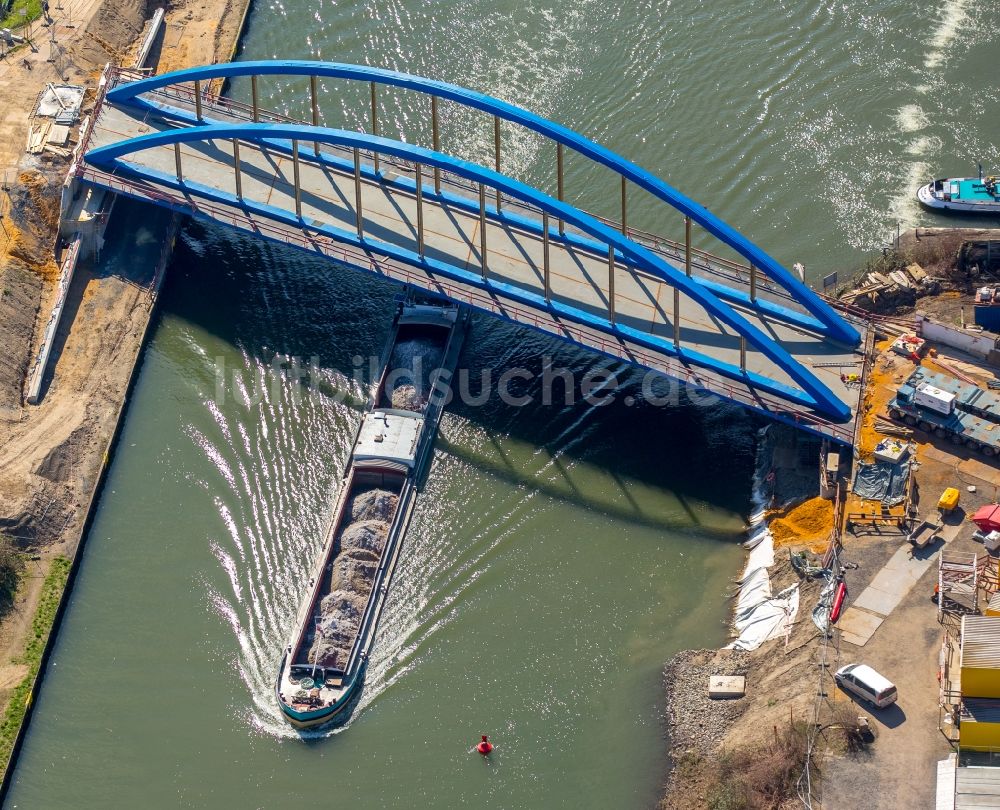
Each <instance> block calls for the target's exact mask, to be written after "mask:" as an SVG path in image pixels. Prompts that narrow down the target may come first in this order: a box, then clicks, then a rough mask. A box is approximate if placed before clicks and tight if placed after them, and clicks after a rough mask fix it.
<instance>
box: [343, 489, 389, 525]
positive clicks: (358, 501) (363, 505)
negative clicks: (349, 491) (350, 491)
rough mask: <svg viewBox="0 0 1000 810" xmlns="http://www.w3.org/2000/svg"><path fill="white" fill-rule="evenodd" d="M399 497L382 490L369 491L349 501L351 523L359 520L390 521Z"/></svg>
mask: <svg viewBox="0 0 1000 810" xmlns="http://www.w3.org/2000/svg"><path fill="white" fill-rule="evenodd" d="M398 502H399V496H398V495H396V494H395V493H393V492H389V491H388V490H384V489H369V490H367V491H366V492H361V493H359V494H358V495H355V496H354V497H353V498H352V499H351V506H350V510H349V511H350V513H351V522H352V523H353V522H356V521H359V520H383V521H386V522H388V521H390V520H392V516H393V515H394V514H395V512H396V504H397V503H398Z"/></svg>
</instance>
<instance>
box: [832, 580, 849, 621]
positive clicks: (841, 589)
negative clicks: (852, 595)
mask: <svg viewBox="0 0 1000 810" xmlns="http://www.w3.org/2000/svg"><path fill="white" fill-rule="evenodd" d="M846 596H847V586H846V585H845V584H844V582H843V580H841V581H840V582H838V583H837V592H836V593H835V594H834V597H833V607H832V608H830V623H831V624H834V623H835V622H836V621H837V619H839V618H840V611H841V608H843V607H844V598H845V597H846Z"/></svg>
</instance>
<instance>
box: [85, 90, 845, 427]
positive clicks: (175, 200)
mask: <svg viewBox="0 0 1000 810" xmlns="http://www.w3.org/2000/svg"><path fill="white" fill-rule="evenodd" d="M211 114H212V116H213V117H215V118H222V117H223V116H222V115H221V114H220V115H217V114H216V113H215V112H212V113H211ZM170 126H171V125H170V124H169V123H168V122H165V121H147V120H143V119H140V118H138V117H136V116H135V115H133V114H131V113H129V112H128V111H126V110H121V109H117V108H114V107H111V106H108V105H105V106H104V107H102V108H101V110H100V114H99V116H98V119H97V121H96V123H95V124H94V125H93V127H92V131H91V132H90V134H89V143H88V144H87V145H88V148H96V147H99V146H103V145H106V144H109V143H112V142H116V141H120V140H123V139H127V138H132V137H136V136H139V135H142V134H146V133H148V132H150V131H151V130H153V129H167V128H169V127H170ZM334 151H335V150H330V154H333V152H334ZM180 152H181V162H182V167H183V176H184V180H185V182H186V183H187V184H188V188H187V189H177V188H174V187H172V184H171V183H170V182H162V183H160V182H150V181H148V180H134V179H129V178H126V177H112V176H111V175H108V174H106V173H104V172H103V171H101V170H100V169H96V168H95V167H91V166H87V165H86V164H84V165H83V166H82V168H81V177H82V178H83V179H85V180H87V181H89V182H93V183H96V184H98V185H102V186H105V187H107V188H110V189H112V190H114V191H118V192H122V193H126V194H129V195H131V196H134V197H137V198H140V199H147V200H151V201H154V202H157V203H159V204H161V205H168V206H170V207H173V208H175V209H177V210H181V211H187V212H191V213H196V214H200V215H201V216H203V217H208V218H210V219H214V220H216V221H218V222H221V223H224V224H226V225H229V226H232V227H235V228H238V229H240V230H244V231H248V232H251V233H255V234H258V235H260V236H264V237H266V238H270V239H274V240H277V241H282V242H286V243H288V244H294V245H297V246H299V247H303V248H305V249H307V250H311V251H315V252H318V253H322V254H325V255H327V256H330V257H332V258H334V259H338V260H342V261H345V262H347V263H348V264H351V265H355V266H361V267H363V268H365V269H369V270H373V271H375V272H377V273H380V274H382V275H385V276H388V277H391V278H394V279H398V280H402V281H406V282H408V283H411V284H415V285H418V286H420V287H423V288H426V289H429V290H436V291H439V292H442V293H444V294H447V295H449V296H450V297H452V298H455V299H458V300H462V301H466V302H468V303H470V304H472V305H473V306H476V307H479V308H482V309H485V310H487V311H491V312H494V313H497V314H500V315H503V316H505V317H508V318H511V319H513V320H516V321H519V322H522V323H528V324H530V325H532V326H535V327H537V328H540V329H543V330H545V331H548V332H551V333H553V334H556V335H559V336H561V337H563V338H566V339H568V340H571V341H573V342H575V343H579V344H583V345H586V346H589V347H592V348H595V349H598V350H599V351H602V352H605V353H608V354H611V355H613V356H617V357H621V358H623V359H628V360H631V361H633V362H635V363H637V364H639V365H642V366H646V367H650V368H654V369H657V370H660V371H664V372H665V373H667V374H668V375H670V376H672V377H676V378H679V379H681V380H682V381H685V382H688V383H693V384H695V385H697V386H699V387H702V388H705V389H708V390H711V391H714V392H717V393H719V394H720V395H722V396H725V397H728V398H731V399H734V400H736V401H739V402H742V403H744V404H747V405H750V406H751V407H754V408H757V409H759V410H763V411H766V412H768V413H771V414H772V415H774V416H776V417H777V418H780V419H783V420H784V421H792V422H795V423H798V424H801V425H802V426H803V427H806V428H807V429H811V430H813V431H816V432H819V433H822V434H825V435H829V436H831V437H833V438H836V439H838V440H840V441H847V442H849V441H851V438H852V435H853V430H854V423H853V420H852V421H850V422H846V423H842V424H837V425H833V424H830V423H828V422H826V421H825V420H824V419H823V418H822V417H821V416H819V415H818V414H815V413H810V412H807V411H803V409H802V408H801V407H799V406H795V405H793V404H790V403H788V402H784V401H782V400H781V399H780V398H778V397H776V396H774V395H772V394H765V393H762V392H761V391H759V390H758V389H755V388H754V387H753V386H751V385H749V384H746V383H743V382H741V381H738V380H732V379H728V378H726V377H724V376H722V375H719V374H716V373H714V372H712V371H710V370H706V369H704V368H700V367H695V366H689V365H685V364H684V363H683V362H682V361H681V360H679V359H677V358H674V357H670V356H669V355H668V354H666V353H659V352H657V351H655V350H652V349H650V348H649V347H648V346H642V345H636V344H635V343H633V342H630V341H629V340H625V339H620V338H616V337H614V336H611V335H608V334H606V333H604V332H602V331H600V330H599V329H595V328H590V327H589V326H587V325H581V324H578V323H567V322H565V321H561V320H560V319H559V318H558V317H557V316H555V315H553V314H552V313H551V312H550V311H548V310H547V309H546V308H545V307H527V306H525V305H524V303H523V302H517V301H513V300H512V299H511V298H510V297H509V296H508V295H505V293H504V289H503V285H511V287H513V288H518V289H522V290H530V291H532V292H535V293H538V294H541V293H542V292H543V289H544V287H543V244H542V239H541V237H540V236H539V235H538V234H536V233H531V232H529V231H528V230H524V229H520V228H518V227H516V226H514V225H512V224H510V223H509V222H501V221H497V220H496V219H487V223H486V227H487V232H486V243H487V257H486V258H487V261H486V264H487V268H488V277H489V278H490V279H491V280H492V281H496V282H502V284H498V285H497V286H496V287H495V288H491V290H490V291H489V292H486V291H483V290H480V289H476V288H475V287H474V286H471V285H467V284H463V283H461V282H459V281H455V280H452V279H447V278H441V277H440V276H437V275H435V273H434V272H433V271H432V270H430V269H428V268H427V267H425V266H424V267H421V266H417V265H415V264H412V263H406V262H403V261H400V260H398V259H391V258H388V257H386V256H385V255H384V254H382V253H380V252H379V251H378V247H377V243H376V242H375V241H374V240H377V241H379V242H383V243H386V244H388V245H395V246H400V247H403V248H406V249H409V250H411V251H416V250H417V204H416V197H415V194H414V193H412V192H409V191H406V190H403V189H400V188H398V187H393V185H392V184H385V183H379V182H376V181H374V180H373V179H370V178H363V179H362V182H361V209H362V217H363V223H364V235H365V238H366V240H370V241H369V242H368V243H367V244H366V246H365V247H364V248H362V247H357V246H345V245H343V244H342V243H339V242H336V241H334V240H331V239H329V238H328V237H325V236H319V235H317V234H316V231H315V229H316V228H317V227H320V226H322V225H326V226H333V227H336V228H339V229H341V230H343V231H345V232H350V233H354V232H356V211H355V177H354V173H353V171H348V170H344V171H341V170H338V169H336V168H331V167H330V166H324V165H319V164H318V163H314V162H309V161H307V160H305V159H303V160H300V187H301V189H302V193H301V205H302V217H303V220H304V224H303V225H301V226H300V225H296V224H293V223H288V222H281V221H279V220H278V219H275V218H272V217H268V216H267V215H266V214H262V213H261V212H259V211H258V212H251V211H249V210H247V209H246V208H245V207H243V206H241V205H240V204H239V203H238V202H237V201H236V200H234V201H233V202H232V203H226V202H220V201H218V200H213V201H208V200H206V199H204V198H202V197H200V196H199V194H198V191H197V186H198V185H201V186H206V187H211V188H213V189H215V190H218V191H222V192H227V193H228V194H231V195H233V196H234V197H235V196H237V192H238V190H237V186H236V172H235V167H234V156H233V148H232V143H231V142H229V141H222V142H208V143H206V142H200V143H198V142H196V143H191V144H185V145H183V146H181V147H180ZM348 154H349V153H348ZM128 161H129V162H130V163H135V164H139V165H142V166H144V167H145V168H148V169H153V170H155V171H157V172H160V173H162V174H163V175H164V176H166V177H167V178H172V177H174V176H175V153H174V149H173V147H161V148H155V149H150V150H147V151H145V152H142V153H138V154H136V155H133V156H131V157H129V158H128ZM292 164H293V161H292V158H291V157H290V156H289V155H285V154H280V153H278V152H276V151H272V150H269V149H261V148H259V147H258V146H256V145H254V144H252V143H241V144H240V179H241V189H239V192H240V193H241V194H242V197H243V199H244V200H247V201H252V202H255V203H260V204H263V205H266V206H270V207H273V208H275V209H280V210H282V211H284V212H294V211H295V189H294V184H293V165H292ZM383 170H384V171H385V172H386V176H387V177H388V178H389V179H392V178H393V177H394V176H398V175H400V174H404V173H406V172H407V171H408V167H405V166H401V165H387V164H385V163H383ZM428 174H429V171H428ZM428 174H425V175H424V184H425V188H427V189H428V190H433V185H432V183H431V182H430V177H429V176H428ZM410 176H411V177H412V173H411V175H410ZM446 182H450V181H446ZM451 191H452V192H453V193H456V194H463V195H465V196H466V197H471V194H470V191H469V189H468V188H462V187H459V186H457V185H456V186H455V188H453V189H451ZM491 193H492V192H491ZM475 201H476V204H477V205H478V197H476V198H475ZM491 203H492V198H491ZM423 216H424V230H425V255H426V256H427V257H428V258H432V259H436V260H438V261H441V262H444V263H447V264H448V265H450V266H454V267H458V268H462V269H465V270H468V271H470V272H473V273H476V274H478V273H480V272H481V268H482V257H481V255H480V244H481V234H480V231H479V229H480V218H479V216H478V213H475V212H470V211H467V210H463V209H462V208H461V207H457V206H454V205H448V204H442V205H438V204H436V203H434V202H431V201H430V200H429V199H427V198H426V197H425V200H424V204H423ZM309 226H312V228H310V227H309ZM549 250H550V268H551V273H550V277H551V296H552V300H553V301H556V302H559V301H561V302H564V303H566V304H568V305H571V306H574V307H576V308H578V309H580V310H583V311H585V312H588V313H591V314H593V315H595V316H598V317H607V312H608V300H609V269H608V260H607V253H606V252H604V253H600V252H598V251H596V250H593V251H592V250H589V249H586V248H584V247H580V246H576V247H574V246H573V245H569V244H566V243H564V242H562V241H560V240H557V239H553V240H552V241H551V242H550V248H549ZM614 290H615V292H614V298H615V316H616V317H615V320H616V323H618V324H621V325H625V326H630V327H633V328H634V329H636V330H640V331H641V332H644V333H646V334H651V335H660V336H663V337H664V338H666V339H667V340H670V339H672V337H673V324H672V315H673V288H671V287H670V286H669V285H668V284H666V283H664V282H662V281H660V280H659V279H656V278H654V277H652V276H650V275H647V274H645V273H643V272H641V271H637V270H635V269H634V268H629V267H626V266H624V265H623V264H621V263H619V264H617V265H616V268H615V276H614ZM734 308H736V309H737V310H738V311H740V312H741V313H742V314H743V315H745V317H746V318H747V319H748V320H749V321H750V322H751V323H753V324H754V325H756V326H758V327H759V328H761V329H762V330H763V331H764V332H765V333H767V334H770V335H772V336H774V337H775V338H776V339H777V340H779V341H780V342H781V343H782V345H783V346H784V347H785V348H786V350H787V351H788V352H790V353H791V354H792V355H793V356H794V357H795V358H796V359H797V360H799V361H800V362H801V363H802V364H803V365H804V366H805V367H806V368H807V369H810V370H813V371H814V372H815V373H816V374H817V376H818V377H819V378H820V379H821V380H822V381H823V382H824V383H825V384H826V385H827V386H828V387H829V388H830V389H831V390H832V391H833V392H834V394H835V395H836V396H838V397H839V398H840V399H841V400H843V401H844V402H846V403H849V404H850V405H851V407H852V411H853V412H854V413H855V414H856V413H857V409H858V403H859V396H860V386H857V385H845V384H844V383H843V382H842V381H841V376H840V375H841V372H842V371H843V372H855V373H857V372H860V371H861V365H860V361H861V360H862V357H863V355H862V352H860V351H856V350H851V349H847V348H845V347H843V346H841V345H838V344H835V343H832V342H829V341H827V340H825V339H823V338H821V337H818V336H816V335H815V334H812V333H810V332H808V331H806V330H804V329H801V328H797V327H793V326H791V325H789V324H787V323H785V322H782V321H780V320H776V319H774V318H770V317H764V316H762V315H760V314H759V313H757V312H756V311H754V310H752V309H748V308H740V307H738V306H735V305H734ZM680 315H681V318H680V320H681V330H680V343H681V345H682V346H683V347H684V348H685V349H690V350H694V351H699V352H703V353H705V354H708V355H711V356H712V357H715V358H718V359H720V360H723V361H727V362H730V363H733V364H736V365H738V364H739V362H740V341H739V339H738V337H737V336H736V335H735V334H734V333H733V332H732V331H731V330H730V329H728V328H726V327H724V326H723V325H722V324H720V323H719V322H718V321H717V320H716V319H715V318H714V317H713V316H712V315H710V314H709V313H707V312H706V311H705V310H704V309H702V307H701V306H699V305H698V304H696V303H695V302H693V301H692V300H691V299H688V298H686V297H683V296H682V297H681V307H680ZM745 362H746V368H747V370H748V371H750V372H756V373H759V374H761V375H762V376H766V377H769V378H771V379H775V380H778V381H779V382H783V383H786V384H788V385H789V386H793V385H794V384H793V383H792V381H791V380H790V379H788V378H787V377H786V376H784V374H783V372H781V371H780V370H778V369H777V368H776V367H775V366H774V364H773V363H772V362H771V361H770V360H769V359H768V358H767V357H765V356H764V355H763V354H762V353H760V352H759V351H756V350H754V349H753V348H752V347H750V346H748V347H747V349H746V361H745ZM837 363H840V364H843V367H836V366H834V365H828V364H837ZM816 364H823V365H822V366H820V367H816Z"/></svg>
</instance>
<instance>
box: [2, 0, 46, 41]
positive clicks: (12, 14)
mask: <svg viewBox="0 0 1000 810" xmlns="http://www.w3.org/2000/svg"><path fill="white" fill-rule="evenodd" d="M6 7H7V4H6V3H4V2H3V0H0V9H4V8H6ZM22 9H24V11H25V12H26V13H25V14H24V15H23V16H22V15H21V10H22ZM41 16H42V0H14V2H13V3H11V5H10V9H9V10H8V11H7V14H6V16H5V17H4V18H3V20H0V28H9V29H10V30H11V31H13V32H14V33H15V34H21V33H23V32H22V31H21V28H22V27H23V26H24V24H25V23H27V22H29V21H31V20H37V19H38V18H39V17H41Z"/></svg>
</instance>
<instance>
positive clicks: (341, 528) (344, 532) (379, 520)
mask: <svg viewBox="0 0 1000 810" xmlns="http://www.w3.org/2000/svg"><path fill="white" fill-rule="evenodd" d="M467 320H468V315H467V312H466V311H465V310H460V309H459V308H457V307H454V306H438V305H429V304H404V305H401V306H400V308H399V310H398V312H397V313H396V318H395V321H394V324H393V329H392V334H391V337H390V339H389V342H388V345H387V348H386V353H385V355H384V357H383V364H382V372H381V375H380V379H379V381H378V385H377V387H376V389H375V394H374V397H373V399H372V401H371V403H370V405H369V408H368V410H367V411H366V413H365V416H364V418H363V420H362V422H361V425H360V427H359V428H358V432H357V436H356V437H355V440H354V445H353V447H352V450H351V455H350V457H349V459H348V463H347V466H346V470H345V473H344V482H343V486H342V487H341V490H340V495H339V497H338V499H337V502H336V505H335V507H334V510H333V517H332V519H331V521H330V524H329V528H328V530H327V533H326V536H325V538H324V541H323V547H322V549H321V551H320V554H319V559H318V561H317V563H316V566H315V568H314V569H313V571H312V574H311V578H310V580H309V583H308V591H307V593H306V597H305V599H304V600H303V603H302V606H301V607H300V609H299V612H298V614H297V616H296V622H295V629H294V630H293V632H292V636H291V640H290V641H289V643H288V645H287V646H286V647H285V650H284V653H283V655H282V659H281V664H280V665H279V668H278V676H277V680H276V682H275V696H276V698H277V700H278V705H279V706H280V707H281V711H282V712H283V713H284V715H285V717H286V718H288V720H289V722H291V723H292V725H294V726H295V727H297V728H311V727H315V726H319V725H322V724H325V723H329V722H331V721H333V720H343V719H344V718H345V717H346V716H347V715H348V714H349V709H350V707H351V706H353V705H354V704H355V702H356V700H355V699H356V698H357V697H358V695H359V694H360V692H361V687H362V684H363V681H364V675H365V669H366V667H367V664H368V657H369V654H370V651H371V647H372V643H373V641H374V638H375V631H376V629H377V627H378V621H379V617H380V615H381V613H382V609H383V607H384V605H385V600H386V597H387V595H388V590H389V584H390V582H391V580H392V574H393V571H394V569H395V567H396V562H397V560H398V558H399V552H400V547H401V545H402V541H403V537H404V535H405V533H406V528H407V525H408V524H409V521H410V515H411V513H412V511H413V505H414V498H415V496H416V484H417V481H418V479H419V477H420V476H421V475H422V473H423V470H424V469H425V467H426V464H427V461H428V459H429V457H430V451H431V448H432V446H433V444H434V437H435V435H436V433H437V427H438V423H439V422H440V419H441V412H442V410H443V408H444V404H445V396H444V393H445V389H444V388H443V386H442V385H441V382H444V381H446V380H447V375H449V374H450V373H451V372H453V371H454V367H455V364H456V363H457V361H458V354H459V351H460V350H461V345H462V341H463V338H464V333H465V328H466V325H467ZM442 373H443V374H444V380H442V381H441V382H438V378H439V377H440V376H441V375H442Z"/></svg>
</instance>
